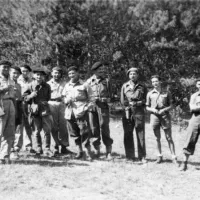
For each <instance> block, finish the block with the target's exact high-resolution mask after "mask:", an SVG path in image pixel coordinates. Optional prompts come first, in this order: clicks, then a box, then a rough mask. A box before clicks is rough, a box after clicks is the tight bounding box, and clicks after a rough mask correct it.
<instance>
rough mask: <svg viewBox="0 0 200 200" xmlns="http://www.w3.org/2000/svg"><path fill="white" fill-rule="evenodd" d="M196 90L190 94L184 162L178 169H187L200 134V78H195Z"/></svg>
mask: <svg viewBox="0 0 200 200" xmlns="http://www.w3.org/2000/svg"><path fill="white" fill-rule="evenodd" d="M196 87H197V89H198V91H197V92H195V93H194V94H192V95H191V98H190V103H189V106H190V110H191V112H192V118H191V119H190V122H189V126H188V129H187V132H188V133H187V140H186V144H185V146H184V148H183V153H184V162H183V165H182V166H181V168H180V170H182V171H185V170H187V164H188V159H189V157H190V156H191V155H193V154H194V151H195V147H196V143H197V141H198V138H199V134H200V79H197V80H196Z"/></svg>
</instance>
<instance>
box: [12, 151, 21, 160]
mask: <svg viewBox="0 0 200 200" xmlns="http://www.w3.org/2000/svg"><path fill="white" fill-rule="evenodd" d="M10 158H11V160H18V159H19V154H18V152H12V153H11V154H10Z"/></svg>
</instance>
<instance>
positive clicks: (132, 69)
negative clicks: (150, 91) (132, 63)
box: [126, 67, 138, 76]
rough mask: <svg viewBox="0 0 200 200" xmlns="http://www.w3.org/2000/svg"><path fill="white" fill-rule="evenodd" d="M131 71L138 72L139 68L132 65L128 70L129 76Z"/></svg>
mask: <svg viewBox="0 0 200 200" xmlns="http://www.w3.org/2000/svg"><path fill="white" fill-rule="evenodd" d="M129 72H136V73H138V68H135V67H131V68H130V69H128V71H127V72H126V75H127V76H128V74H129Z"/></svg>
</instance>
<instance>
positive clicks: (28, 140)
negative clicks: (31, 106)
mask: <svg viewBox="0 0 200 200" xmlns="http://www.w3.org/2000/svg"><path fill="white" fill-rule="evenodd" d="M22 123H23V126H24V129H23V132H24V146H25V148H26V149H28V150H29V151H30V152H32V150H33V149H32V148H33V143H32V128H31V126H30V124H29V122H28V118H27V117H25V116H23V118H22ZM33 151H34V150H33Z"/></svg>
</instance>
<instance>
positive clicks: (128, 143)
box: [122, 115, 146, 159]
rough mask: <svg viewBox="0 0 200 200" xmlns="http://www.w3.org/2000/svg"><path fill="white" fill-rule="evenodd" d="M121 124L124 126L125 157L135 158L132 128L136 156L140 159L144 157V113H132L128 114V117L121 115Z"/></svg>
mask: <svg viewBox="0 0 200 200" xmlns="http://www.w3.org/2000/svg"><path fill="white" fill-rule="evenodd" d="M122 124H123V128H124V147H125V153H126V157H127V158H130V159H134V158H135V147H134V138H133V130H134V128H135V131H136V136H137V144H138V158H139V159H142V158H144V157H146V147H145V118H144V115H138V116H137V115H135V116H133V115H132V116H130V119H126V117H123V118H122Z"/></svg>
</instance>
